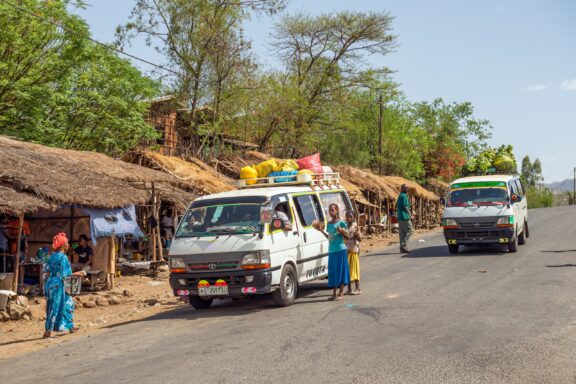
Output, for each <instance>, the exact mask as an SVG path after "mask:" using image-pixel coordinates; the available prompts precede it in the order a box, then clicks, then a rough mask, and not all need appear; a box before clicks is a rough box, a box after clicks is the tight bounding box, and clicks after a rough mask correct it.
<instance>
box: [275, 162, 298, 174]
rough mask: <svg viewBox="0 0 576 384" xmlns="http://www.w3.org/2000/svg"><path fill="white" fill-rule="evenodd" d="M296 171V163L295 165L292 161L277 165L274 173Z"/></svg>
mask: <svg viewBox="0 0 576 384" xmlns="http://www.w3.org/2000/svg"><path fill="white" fill-rule="evenodd" d="M297 170H298V163H296V162H295V161H294V160H284V161H282V162H281V163H279V164H278V168H276V169H275V170H274V172H290V171H297Z"/></svg>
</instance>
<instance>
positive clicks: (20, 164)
mask: <svg viewBox="0 0 576 384" xmlns="http://www.w3.org/2000/svg"><path fill="white" fill-rule="evenodd" d="M0 182H1V183H2V184H3V185H4V186H5V187H6V188H8V189H12V190H13V192H12V193H11V194H13V193H22V192H23V193H26V194H29V195H33V196H34V197H35V198H36V199H35V200H34V201H32V200H30V199H28V201H29V204H27V205H26V206H25V207H22V205H21V204H20V203H18V202H16V200H18V199H11V200H8V201H11V203H9V204H10V205H8V204H7V203H4V204H3V206H1V207H0V211H3V212H19V213H25V212H32V211H34V210H36V209H38V208H44V205H45V204H48V205H51V206H53V205H77V206H85V207H94V208H114V207H122V206H125V205H129V204H144V203H146V202H147V201H148V199H149V191H148V189H149V188H150V186H151V183H152V182H154V183H155V184H156V185H157V186H158V188H159V189H160V188H161V189H163V190H166V191H167V192H170V191H171V192H174V193H176V194H177V195H178V196H180V195H181V194H184V195H189V198H186V199H185V200H190V199H191V198H192V197H193V195H191V194H189V193H187V192H184V191H182V190H180V188H186V184H185V183H182V182H181V181H180V180H179V179H177V178H175V177H173V176H170V175H168V174H165V173H162V172H158V171H154V170H151V169H147V168H145V167H141V166H138V165H134V164H129V163H126V162H123V161H121V160H114V159H112V158H110V157H108V156H105V155H102V154H99V153H93V152H81V151H72V150H65V149H59V148H51V147H46V146H42V145H38V144H32V143H26V142H22V141H17V140H13V139H9V138H7V137H3V136H0ZM6 188H4V189H3V190H2V191H1V193H2V195H1V196H0V199H4V197H5V196H8V195H9V193H8V192H7V191H6ZM169 195H170V194H169V193H166V196H167V198H166V200H167V201H171V200H170V199H169ZM173 197H175V195H174V196H173ZM27 198H29V196H27V195H22V199H23V200H26V199H27ZM177 200H178V201H173V202H174V203H177V204H180V203H181V200H183V199H182V198H181V197H178V199H177ZM40 201H42V203H40Z"/></svg>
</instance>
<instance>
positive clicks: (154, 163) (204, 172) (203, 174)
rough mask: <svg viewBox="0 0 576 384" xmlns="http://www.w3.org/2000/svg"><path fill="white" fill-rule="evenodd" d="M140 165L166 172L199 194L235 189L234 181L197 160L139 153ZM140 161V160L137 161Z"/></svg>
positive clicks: (154, 153)
mask: <svg viewBox="0 0 576 384" xmlns="http://www.w3.org/2000/svg"><path fill="white" fill-rule="evenodd" d="M139 155H140V156H141V157H142V159H141V160H142V164H143V165H146V166H148V167H151V168H153V169H157V170H159V171H162V172H166V173H168V174H170V175H172V176H174V177H176V178H178V179H179V180H180V181H182V182H183V183H189V184H190V187H191V188H193V189H194V190H197V191H198V192H199V193H201V194H212V193H219V192H226V191H232V190H234V189H236V184H235V183H234V180H232V179H231V178H229V177H226V176H224V175H222V174H220V173H218V172H216V171H215V170H214V168H212V167H210V166H209V165H208V164H205V163H203V162H202V161H200V160H198V159H194V158H191V159H190V160H189V161H186V160H183V159H181V158H179V157H174V156H164V155H161V154H159V153H157V152H149V151H146V152H141V153H139ZM139 160H140V159H139Z"/></svg>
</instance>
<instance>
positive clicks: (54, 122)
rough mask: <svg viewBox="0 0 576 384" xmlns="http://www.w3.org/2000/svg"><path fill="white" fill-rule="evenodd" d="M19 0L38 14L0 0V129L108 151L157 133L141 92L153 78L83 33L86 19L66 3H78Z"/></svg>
mask: <svg viewBox="0 0 576 384" xmlns="http://www.w3.org/2000/svg"><path fill="white" fill-rule="evenodd" d="M20 5H22V6H23V7H25V9H27V10H29V11H31V12H33V13H35V14H36V15H37V16H38V17H40V18H42V19H44V20H42V19H40V18H38V17H33V16H31V15H30V14H28V13H25V12H22V11H21V10H19V9H17V8H14V7H11V6H10V5H8V4H6V3H0V28H1V30H2V33H1V34H0V74H1V75H0V133H2V134H5V135H10V136H15V137H19V138H22V139H25V140H29V141H34V142H39V143H43V144H48V145H56V146H62V147H67V148H76V149H85V150H96V151H100V152H104V153H109V154H121V153H123V152H124V151H126V150H128V149H130V148H132V147H134V146H135V145H136V144H137V143H138V142H140V141H141V140H145V139H150V138H153V137H155V136H156V133H155V130H154V129H153V127H151V126H150V125H148V124H147V123H146V108H147V103H146V102H145V100H146V99H147V98H150V97H153V96H154V95H156V94H157V93H158V90H159V88H158V85H157V83H156V82H154V81H152V80H150V79H148V78H146V77H145V76H143V75H142V74H141V73H140V72H139V71H138V70H137V69H135V68H134V67H133V66H132V65H131V64H130V63H129V62H128V61H127V60H124V59H120V58H119V57H118V56H117V55H116V54H115V53H113V52H111V51H110V50H108V49H106V48H105V47H102V46H100V45H97V44H95V43H93V42H91V41H89V40H87V39H86V37H85V36H88V35H89V32H88V27H87V25H86V23H85V22H84V21H83V20H81V19H80V18H79V17H77V16H74V15H72V14H71V13H70V12H69V11H68V9H69V7H73V6H81V5H82V4H81V3H79V2H73V1H40V0H23V1H21V2H20ZM46 20H51V21H54V20H57V21H58V22H57V24H59V25H61V26H63V27H59V26H57V25H54V24H52V23H49V22H47V21H46Z"/></svg>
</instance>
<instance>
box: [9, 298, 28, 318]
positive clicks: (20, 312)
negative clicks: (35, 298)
mask: <svg viewBox="0 0 576 384" xmlns="http://www.w3.org/2000/svg"><path fill="white" fill-rule="evenodd" d="M11 304H12V305H10V307H9V308H8V313H10V320H20V319H21V318H23V317H24V315H25V314H26V312H27V311H26V308H24V307H21V306H19V305H18V304H16V303H14V302H13V303H11Z"/></svg>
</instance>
